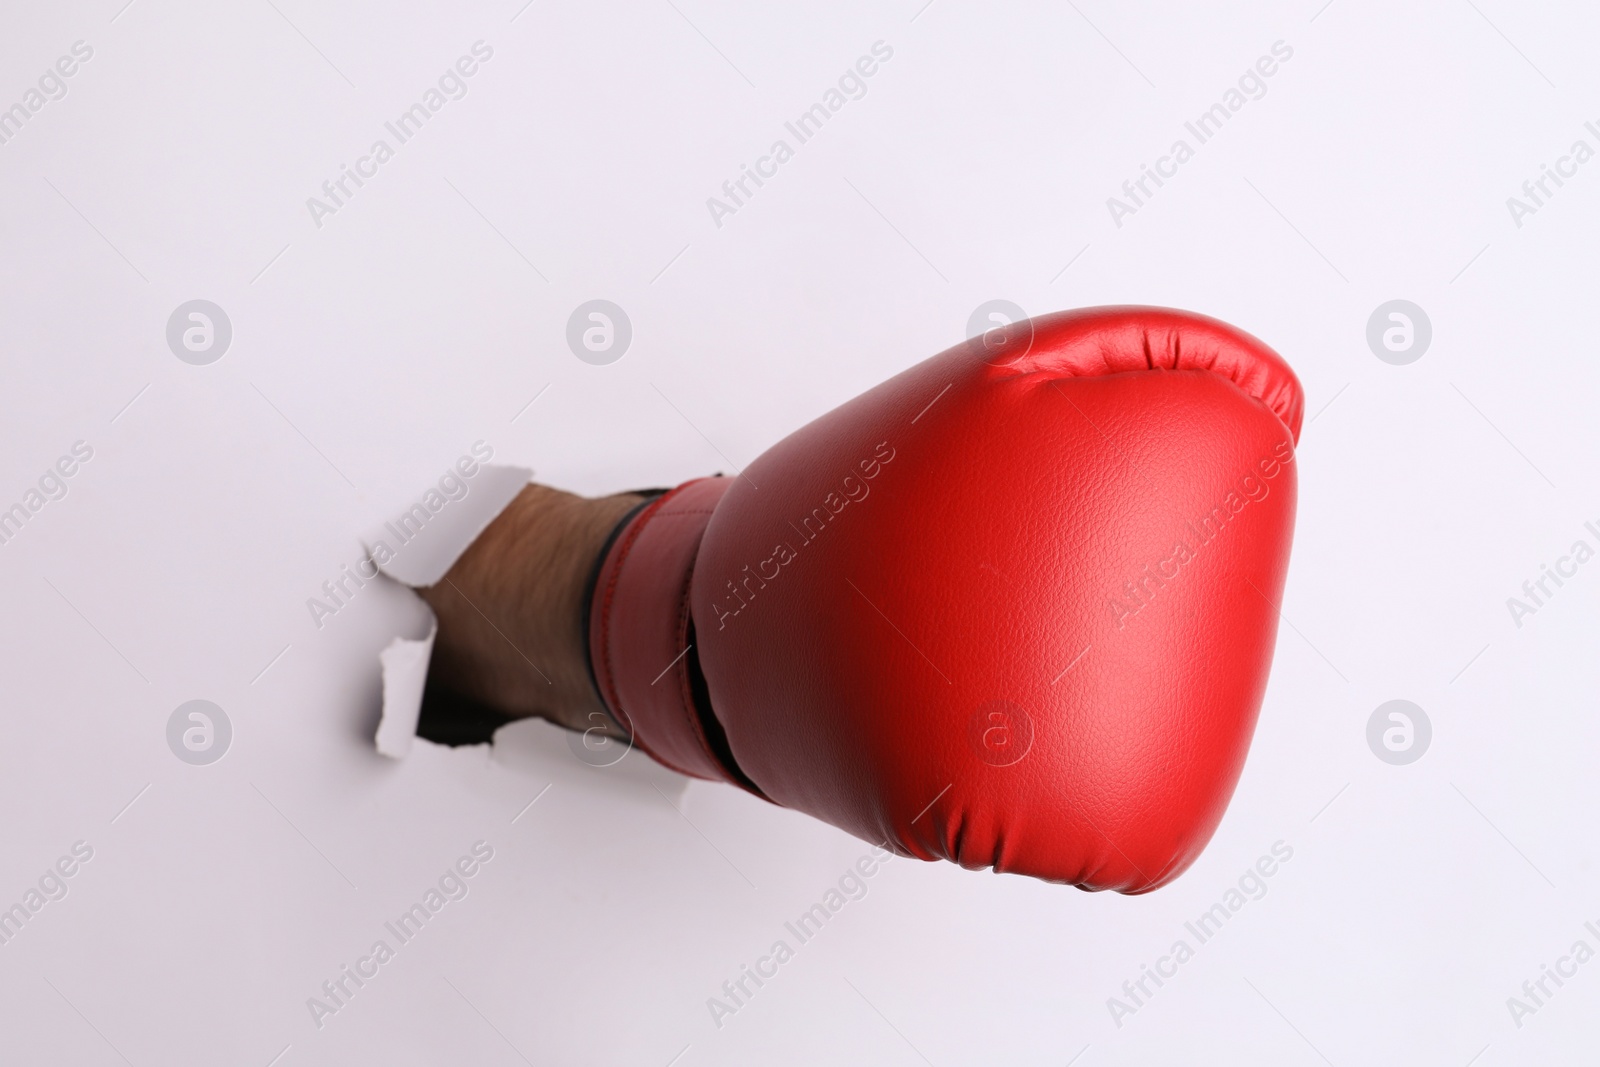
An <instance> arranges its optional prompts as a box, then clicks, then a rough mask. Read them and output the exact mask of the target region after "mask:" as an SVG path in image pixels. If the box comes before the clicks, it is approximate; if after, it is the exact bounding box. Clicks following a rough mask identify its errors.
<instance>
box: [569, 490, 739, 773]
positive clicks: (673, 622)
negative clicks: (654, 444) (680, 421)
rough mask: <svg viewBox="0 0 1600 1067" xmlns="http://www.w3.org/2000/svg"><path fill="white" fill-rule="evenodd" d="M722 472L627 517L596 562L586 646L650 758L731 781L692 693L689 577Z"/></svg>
mask: <svg viewBox="0 0 1600 1067" xmlns="http://www.w3.org/2000/svg"><path fill="white" fill-rule="evenodd" d="M726 488H727V479H724V478H702V479H699V480H697V481H693V482H685V483H684V484H683V485H680V486H678V488H676V489H674V490H672V491H671V492H670V493H667V494H666V495H665V496H662V497H660V498H659V499H658V500H656V501H655V502H654V503H652V504H650V505H649V506H648V507H646V508H645V509H644V510H643V511H641V512H640V513H639V514H638V515H637V516H635V517H634V519H633V521H632V522H630V523H629V524H628V526H627V528H626V529H624V530H623V531H622V532H621V534H620V535H619V536H618V537H617V540H616V542H615V543H614V544H613V545H612V547H611V551H610V552H609V553H607V555H606V559H605V561H604V562H603V563H602V564H601V568H600V575H599V578H598V579H597V580H596V582H595V590H594V602H593V604H592V605H591V608H590V612H589V649H590V656H591V659H592V661H593V664H594V673H595V680H596V682H598V683H599V686H600V694H601V697H602V698H603V699H604V700H605V702H606V704H607V705H608V706H609V707H610V708H611V711H612V714H614V715H615V716H616V717H617V720H618V721H619V722H620V723H621V724H622V725H623V727H624V728H625V729H627V730H628V731H629V732H630V733H631V734H632V735H633V741H634V744H635V745H637V746H638V747H639V748H641V749H643V750H644V751H645V752H646V753H648V754H649V755H651V756H653V757H654V758H655V759H656V760H658V761H659V762H661V763H664V764H666V765H667V766H668V767H671V768H672V769H674V770H676V771H679V772H681V773H683V774H688V775H692V776H694V777H696V778H713V779H716V780H717V781H729V780H731V779H729V777H728V775H727V774H726V773H725V772H724V771H723V770H722V767H721V765H720V764H719V763H718V762H717V760H716V758H715V757H714V756H712V754H711V752H710V748H709V746H708V745H707V744H706V739H705V734H704V733H703V732H702V730H701V727H700V721H699V718H698V717H697V716H696V715H695V712H694V704H693V700H692V698H691V697H690V693H689V675H688V656H687V655H685V654H684V653H685V650H686V648H687V640H688V636H687V631H688V628H689V583H690V581H691V580H692V578H693V575H694V559H695V553H696V551H697V550H698V549H699V547H700V538H701V535H702V534H703V533H704V532H705V528H706V522H707V520H709V519H710V517H711V511H712V509H713V508H714V507H715V506H716V503H717V500H718V499H720V498H721V496H722V493H723V491H724V490H725V489H726Z"/></svg>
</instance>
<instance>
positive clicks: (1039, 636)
mask: <svg viewBox="0 0 1600 1067" xmlns="http://www.w3.org/2000/svg"><path fill="white" fill-rule="evenodd" d="M1007 337H1008V338H1009V339H1007V340H1004V341H1003V342H1002V343H999V344H997V345H996V344H990V345H987V346H986V345H985V344H982V343H968V344H963V345H960V346H957V347H956V348H952V349H950V350H948V351H946V352H944V353H941V354H940V355H938V356H935V357H933V358H932V359H929V360H927V361H925V362H923V363H920V364H918V365H916V366H914V367H912V368H910V369H909V370H907V371H905V372H903V373H901V374H899V375H897V376H896V377H894V378H893V379H891V380H889V381H888V382H885V383H884V384H882V385H880V386H878V387H877V388H875V389H872V390H870V391H869V392H867V393H865V394H863V395H862V396H860V397H857V398H856V399H855V400H852V401H850V402H849V403H847V404H845V405H843V406H842V407H840V408H838V409H836V410H835V411H833V412H830V413H829V414H827V415H824V416H823V417H821V418H819V419H817V420H816V421H814V422H812V423H811V424H809V425H808V426H806V427H804V428H802V429H801V430H799V431H797V432H796V433H794V434H792V435H790V436H789V437H787V438H785V439H784V440H783V441H781V442H780V443H778V444H777V445H776V446H774V447H773V448H772V449H771V450H769V451H768V452H766V453H764V454H763V455H762V456H761V457H759V458H758V459H757V460H756V461H755V462H754V463H752V464H751V465H750V467H749V468H747V470H746V471H745V475H746V477H745V478H738V479H724V480H722V484H723V485H724V486H725V490H726V491H725V492H724V493H723V495H722V497H721V499H720V501H719V502H718V504H717V506H716V509H715V513H714V514H713V515H712V516H711V518H710V522H709V524H708V525H707V526H706V527H705V529H704V535H703V541H701V542H700V544H699V546H698V553H697V557H696V559H695V563H694V568H693V577H692V580H691V582H690V604H691V610H692V613H693V618H694V623H695V628H696V632H697V643H698V653H699V657H700V660H701V663H702V665H703V669H704V673H705V677H706V682H707V686H708V688H709V694H710V701H711V706H712V708H713V709H714V711H715V714H716V717H717V719H718V721H719V722H720V723H721V724H722V727H723V728H724V730H725V732H726V735H727V739H728V743H729V745H730V747H731V751H732V754H733V756H734V758H735V760H736V761H737V763H738V765H739V766H740V767H741V768H742V770H743V772H744V773H745V774H747V775H748V776H749V777H750V778H751V779H752V780H753V781H754V782H755V783H756V784H757V785H759V786H760V788H761V789H762V790H763V791H764V792H765V793H766V795H767V796H768V797H770V798H771V799H772V800H774V801H775V802H777V803H779V804H783V805H785V806H787V807H792V808H796V809H798V810H801V811H805V812H809V813H810V814H812V815H815V816H816V817H818V818H821V819H824V820H826V821H827V822H830V823H832V824H834V825H835V826H838V827H841V828H843V829H845V830H847V831H849V832H851V833H853V834H856V835H858V836H860V837H862V838H864V839H866V840H869V841H872V842H874V843H885V844H886V845H887V847H889V848H892V849H895V850H896V851H899V852H902V853H905V854H909V855H915V856H919V857H922V858H926V859H933V858H946V859H951V860H954V861H955V862H957V863H960V864H961V865H963V866H965V867H969V868H982V867H990V866H992V867H994V868H995V869H997V870H1001V871H1012V872H1017V873H1022V874H1028V875H1033V876H1036V877H1040V878H1044V879H1048V880H1051V881H1057V882H1065V883H1071V884H1076V885H1079V886H1082V887H1084V888H1086V889H1116V890H1120V891H1123V892H1143V891H1147V890H1149V889H1152V888H1155V887H1156V886H1159V885H1161V884H1163V883H1165V882H1167V881H1169V880H1171V879H1172V878H1174V877H1176V876H1177V875H1178V874H1179V873H1180V872H1181V871H1183V870H1184V869H1185V868H1186V867H1187V866H1188V865H1189V864H1190V863H1191V862H1192V861H1193V860H1194V858H1195V857H1196V856H1197V855H1198V854H1199V852H1200V850H1201V849H1202V848H1203V847H1204V846H1205V844H1206V842H1207V841H1208V840H1209V839H1210V837H1211V835H1212V833H1213V832H1214V830H1215V829H1216V826H1217V824H1218V822H1219V821H1220V819H1221V817H1222V814H1223V811H1224V809H1225V808H1226V806H1227V802H1228V800H1229V798H1230V796H1231V795H1232V792H1233V789H1234V785H1235V783H1236V782H1237V780H1238V777H1239V773H1240V771H1241V769H1242V767H1243V763H1244V759H1245V755H1246V752H1247V749H1248V747H1249V742H1250V737H1251V734H1252V732H1253V730H1254V727H1255V722H1256V716H1257V713H1258V711H1259V708H1260V704H1261V699H1262V694H1263V691H1264V688H1265V685H1266V679H1267V672H1268V667H1269V663H1270V659H1271V653H1272V648H1273V644H1274V640H1275V636H1276V630H1277V613H1276V610H1275V607H1274V605H1275V604H1277V602H1278V600H1279V598H1280V596H1281V593H1282V588H1283V582H1284V576H1285V572H1286V569H1287V565H1288V558H1289V544H1290V537H1291V533H1292V527H1293V518H1294V506H1295V495H1296V494H1295V485H1296V482H1295V469H1294V463H1293V441H1294V439H1295V437H1296V436H1297V434H1298V430H1299V425H1300V418H1301V413H1302V409H1303V402H1302V397H1301V392H1300V387H1299V384H1298V382H1297V381H1296V380H1295V377H1294V375H1293V373H1292V372H1291V371H1290V370H1289V368H1288V367H1287V365H1285V364H1284V362H1283V361H1282V360H1281V359H1280V358H1279V357H1278V356H1277V355H1276V354H1275V353H1273V352H1272V351H1271V350H1270V349H1268V348H1267V347H1266V346H1265V345H1263V344H1262V343H1261V342H1259V341H1257V340H1256V339H1254V338H1252V337H1250V336H1249V335H1247V334H1244V333H1242V332H1240V331H1238V330H1234V329H1233V328H1231V327H1229V326H1226V325H1224V324H1222V323H1219V322H1216V321H1215V320H1212V319H1208V318H1205V317H1202V316H1198V315H1191V314H1188V313H1184V312H1178V311H1171V310H1166V309H1159V308H1135V307H1117V308H1094V309H1087V310H1083V311H1074V312H1066V313H1061V314H1056V315H1049V316H1044V317H1041V318H1038V319H1034V320H1032V321H1031V323H1029V324H1027V326H1026V327H1023V328H1020V329H1019V328H1012V329H1010V330H1008V331H1007ZM989 340H990V341H991V342H994V341H996V340H997V338H996V337H995V336H991V337H990V338H989ZM700 484H704V483H700ZM757 486H759V489H758V488H756V487H757ZM638 521H640V522H644V521H647V520H646V517H644V516H641V519H640V520H638ZM681 579H682V575H681V574H680V575H676V576H674V575H666V574H658V575H657V576H656V577H655V579H654V580H655V581H658V582H661V583H664V584H665V585H666V586H670V587H672V588H674V589H676V588H679V586H678V585H677V583H678V582H679V581H681ZM641 581H644V579H641ZM652 595H653V594H652ZM650 599H651V596H650V595H641V596H640V597H639V598H638V600H639V603H640V604H641V605H642V604H645V603H647V602H649V601H650ZM658 599H662V600H663V601H665V600H670V599H671V597H670V596H669V595H667V594H661V595H660V597H659V598H658ZM679 647H681V646H679ZM676 651H677V650H676V649H673V652H676ZM652 655H654V656H655V657H656V659H652V658H651V656H644V657H641V658H639V659H638V661H637V662H638V664H644V663H647V662H648V663H656V660H659V664H658V665H656V666H654V668H653V669H651V670H650V674H651V675H652V676H653V674H654V672H655V671H656V670H660V668H661V665H664V664H665V662H666V658H669V657H665V656H663V655H661V653H660V652H657V653H652ZM633 669H643V668H642V667H639V666H637V665H635V666H634V667H633ZM619 688H620V687H619ZM685 692H686V691H685ZM609 699H610V698H609V697H608V700H609ZM625 699H626V697H625ZM658 721H660V722H661V723H664V724H666V723H669V721H670V722H671V723H672V724H673V725H674V726H675V727H676V725H677V723H679V722H680V721H681V720H669V719H668V718H667V717H666V716H659V717H658ZM640 727H641V735H643V734H646V733H648V731H647V730H644V729H643V721H642V720H641V722H640ZM693 736H697V728H696V730H695V731H690V732H683V731H682V730H681V729H680V735H679V741H678V742H675V744H680V745H681V747H688V744H687V741H686V740H685V739H687V738H692V737H693ZM658 744H661V743H660V742H657V741H654V740H652V741H650V745H651V750H652V751H655V749H656V746H657V745H658ZM663 750H664V749H663ZM673 759H676V760H678V761H680V763H683V764H688V763H690V762H692V760H691V759H690V758H689V757H687V756H685V755H684V754H682V753H681V752H680V751H679V749H678V748H673V749H672V755H671V757H670V758H668V759H666V760H664V761H667V762H671V760H673ZM713 763H714V761H713Z"/></svg>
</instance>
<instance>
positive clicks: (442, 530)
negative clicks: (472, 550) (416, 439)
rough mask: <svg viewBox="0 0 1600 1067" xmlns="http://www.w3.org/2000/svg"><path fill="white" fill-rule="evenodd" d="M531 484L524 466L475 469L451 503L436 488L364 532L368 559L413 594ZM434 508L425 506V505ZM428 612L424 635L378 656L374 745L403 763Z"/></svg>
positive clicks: (426, 653)
mask: <svg viewBox="0 0 1600 1067" xmlns="http://www.w3.org/2000/svg"><path fill="white" fill-rule="evenodd" d="M532 478H533V471H531V470H529V469H528V468H526V467H498V466H488V465H485V466H481V467H479V468H478V469H477V472H476V474H475V475H474V476H472V477H470V478H468V477H466V476H465V475H463V476H462V477H460V478H457V479H455V484H457V485H465V486H466V493H465V494H464V495H462V496H459V497H457V498H455V499H452V498H451V497H450V496H448V495H446V494H445V493H444V492H443V491H442V489H443V485H442V484H441V487H440V490H434V489H429V490H428V491H427V492H426V493H424V494H423V495H422V496H421V497H420V498H418V500H417V501H416V502H415V503H414V504H412V505H411V507H410V508H408V509H407V510H405V511H403V512H401V513H400V514H399V515H397V516H395V517H394V518H392V519H390V520H388V521H387V522H385V523H383V524H382V525H381V526H379V527H376V528H374V529H373V530H370V531H368V534H367V536H365V537H363V538H362V543H363V544H364V546H365V547H366V550H367V554H368V556H369V558H371V559H372V561H373V562H374V563H376V564H377V567H378V569H379V570H380V571H382V572H383V573H384V574H385V575H387V576H389V577H390V578H392V579H394V580H395V581H397V582H400V583H401V584H403V585H406V586H410V587H412V588H418V587H424V586H430V585H434V584H435V583H437V582H438V581H439V580H440V579H442V578H443V577H444V576H445V573H446V572H447V571H449V569H450V568H451V567H452V566H454V565H455V562H456V560H458V559H460V558H461V554H462V553H463V552H465V551H466V550H467V548H468V546H470V545H471V544H472V542H474V541H476V540H477V539H478V535H479V534H481V533H483V531H484V529H485V527H487V526H488V525H489V524H490V523H491V522H493V521H494V520H495V518H496V516H498V515H499V514H500V513H501V512H502V511H504V510H505V509H506V505H507V504H510V503H511V501H512V500H513V499H514V498H515V497H516V495H517V494H518V493H520V492H522V490H523V487H524V486H526V485H527V484H528V482H529V481H530V480H532ZM430 504H432V505H433V507H432V508H430V507H429V505H430ZM417 602H418V604H420V605H421V606H422V609H423V610H424V611H426V612H427V614H428V619H429V625H428V633H427V636H426V637H423V638H421V639H420V640H414V639H411V638H405V637H397V638H395V639H394V640H393V641H391V642H389V646H388V647H387V648H385V649H384V650H383V651H382V652H381V653H379V655H378V662H379V664H380V666H381V667H382V670H383V714H382V717H381V718H380V719H379V720H378V732H377V735H376V737H375V738H374V740H375V741H376V743H377V747H378V751H379V752H380V753H382V754H383V755H385V756H388V757H390V758H391V759H404V758H405V757H406V755H407V753H409V752H410V751H411V745H412V742H413V740H414V739H415V738H416V735H417V720H418V718H419V717H420V716H421V714H422V693H423V690H424V689H426V688H427V684H428V661H429V660H430V659H431V658H432V656H433V639H434V637H435V636H436V635H437V634H438V632H439V622H438V620H437V619H435V618H434V617H433V612H432V610H430V609H429V608H428V607H427V605H426V604H424V603H423V602H422V598H421V597H417Z"/></svg>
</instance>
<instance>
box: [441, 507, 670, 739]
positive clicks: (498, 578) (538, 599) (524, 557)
mask: <svg viewBox="0 0 1600 1067" xmlns="http://www.w3.org/2000/svg"><path fill="white" fill-rule="evenodd" d="M645 499H647V498H646V497H645V496H642V495H640V494H638V493H618V494H615V495H613V496H605V497H593V498H590V497H582V496H578V495H576V494H573V493H567V492H563V491H562V490H559V489H552V488H550V487H548V486H543V485H537V484H532V485H529V486H527V487H526V488H524V489H523V490H522V492H520V493H519V494H517V496H516V498H515V499H514V500H512V502H511V503H510V504H509V505H507V507H506V509H505V510H504V511H502V512H501V513H500V514H499V515H498V516H497V517H496V518H495V520H494V521H493V522H491V523H490V524H489V525H488V527H486V528H485V529H484V531H483V533H482V534H480V535H479V536H478V539H477V540H476V541H474V542H473V543H472V545H471V546H470V547H469V548H468V549H467V550H466V552H464V553H463V554H462V555H461V558H460V559H458V560H457V561H456V562H455V565H454V566H452V567H451V568H450V570H449V571H448V572H447V573H446V574H445V576H444V578H443V579H441V580H440V581H439V582H438V583H437V584H436V585H432V586H429V587H427V588H424V589H419V590H417V592H418V593H419V594H420V595H421V596H422V598H423V599H424V600H425V601H427V603H428V605H429V607H431V608H432V609H433V612H434V615H435V616H436V617H437V618H438V620H439V632H438V635H437V636H436V637H435V638H434V644H433V657H432V659H431V661H430V663H429V667H428V686H429V689H430V690H434V689H436V688H437V689H440V690H444V691H446V692H448V693H450V694H451V695H453V696H456V697H460V698H464V699H466V700H468V701H471V702H475V703H477V704H481V705H484V706H486V707H488V708H491V709H493V710H494V711H497V712H499V713H501V714H502V715H506V716H509V717H511V718H523V717H526V716H530V715H537V716H539V717H541V718H544V719H548V720H550V721H551V722H554V723H556V724H557V725H560V726H565V727H566V728H568V729H570V730H587V729H593V728H595V727H596V725H597V724H600V723H604V724H605V727H604V730H605V732H606V733H607V734H609V735H611V736H614V737H619V738H620V737H622V736H624V735H623V733H622V731H621V729H620V728H619V727H618V726H617V725H616V724H615V721H614V720H613V719H612V716H611V714H610V712H609V711H607V709H606V707H605V705H604V704H603V703H602V702H601V700H600V698H599V695H598V694H597V693H596V692H595V688H594V684H593V682H592V680H591V678H590V675H589V665H588V647H587V646H588V635H587V633H586V632H585V630H584V626H583V622H584V617H585V611H584V609H585V604H586V599H587V593H588V582H589V577H590V575H591V574H592V573H593V571H594V568H595V565H596V562H597V561H598V558H599V556H600V553H601V552H602V551H603V550H604V548H605V546H606V543H607V540H608V539H609V537H610V536H611V532H612V531H613V530H614V529H615V528H616V527H617V524H618V523H619V522H621V520H622V519H623V517H624V516H625V515H627V513H628V512H629V511H630V510H632V509H633V508H634V507H636V506H637V505H638V504H640V503H641V502H642V501H644V500H645Z"/></svg>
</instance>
